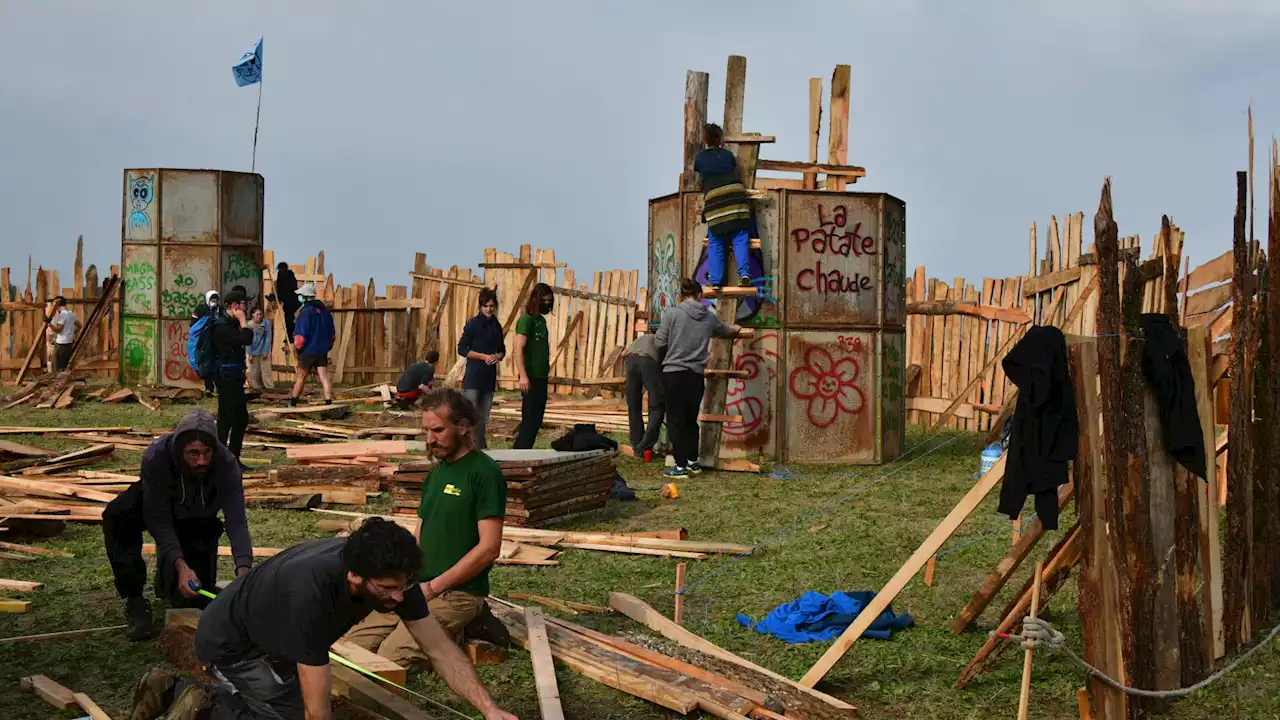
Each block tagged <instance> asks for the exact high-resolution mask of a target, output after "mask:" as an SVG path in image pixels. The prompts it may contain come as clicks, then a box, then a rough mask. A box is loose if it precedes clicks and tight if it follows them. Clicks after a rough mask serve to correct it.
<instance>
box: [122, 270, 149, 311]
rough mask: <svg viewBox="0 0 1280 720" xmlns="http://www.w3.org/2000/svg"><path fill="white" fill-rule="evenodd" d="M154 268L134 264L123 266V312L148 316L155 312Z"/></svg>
mask: <svg viewBox="0 0 1280 720" xmlns="http://www.w3.org/2000/svg"><path fill="white" fill-rule="evenodd" d="M155 292H156V266H155V265H152V264H151V263H149V262H146V261H143V262H135V263H129V264H128V265H125V266H124V305H125V307H124V311H125V312H127V313H137V314H140V315H141V314H149V313H153V312H155V310H156V308H155Z"/></svg>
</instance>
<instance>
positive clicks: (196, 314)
mask: <svg viewBox="0 0 1280 720" xmlns="http://www.w3.org/2000/svg"><path fill="white" fill-rule="evenodd" d="M218 301H219V297H218V291H217V290H209V291H208V292H206V293H205V294H204V302H202V303H200V304H199V305H196V307H195V310H192V311H191V334H192V335H194V334H195V333H196V325H198V324H199V323H200V320H201V319H203V318H209V317H214V316H217V315H218V313H219V312H220V310H219V308H218ZM210 322H211V321H205V324H206V325H208V324H209V323H210ZM188 337H190V336H188ZM193 367H194V363H193ZM194 369H195V371H196V373H197V374H200V368H198V367H194ZM200 377H201V378H203V379H204V390H205V392H206V393H209V394H210V395H212V394H213V392H214V391H215V390H216V389H217V388H216V385H215V384H214V382H213V378H207V377H205V376H204V375H200Z"/></svg>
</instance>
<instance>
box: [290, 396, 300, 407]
mask: <svg viewBox="0 0 1280 720" xmlns="http://www.w3.org/2000/svg"><path fill="white" fill-rule="evenodd" d="M289 407H298V398H296V397H291V398H289Z"/></svg>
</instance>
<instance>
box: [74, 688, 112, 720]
mask: <svg viewBox="0 0 1280 720" xmlns="http://www.w3.org/2000/svg"><path fill="white" fill-rule="evenodd" d="M75 699H76V704H77V705H79V706H80V709H81V710H84V711H85V712H87V713H89V717H90V718H91V719H92V720H111V716H110V715H108V714H106V713H105V712H103V710H102V708H100V707H98V703H96V702H94V701H93V699H92V698H90V697H89V696H88V695H85V694H84V693H76V694H75Z"/></svg>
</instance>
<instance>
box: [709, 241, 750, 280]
mask: <svg viewBox="0 0 1280 720" xmlns="http://www.w3.org/2000/svg"><path fill="white" fill-rule="evenodd" d="M726 240H728V241H730V242H732V243H733V259H734V260H736V261H737V263H738V277H751V266H750V265H749V264H748V260H747V247H748V245H747V230H746V228H743V229H741V230H735V231H734V232H733V233H732V234H731V235H730V237H728V238H726V237H725V236H724V235H717V234H716V233H713V232H711V230H710V229H708V230H707V275H708V277H709V279H710V280H711V284H712V285H723V284H724V261H725V257H724V246H725V241H726Z"/></svg>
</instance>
